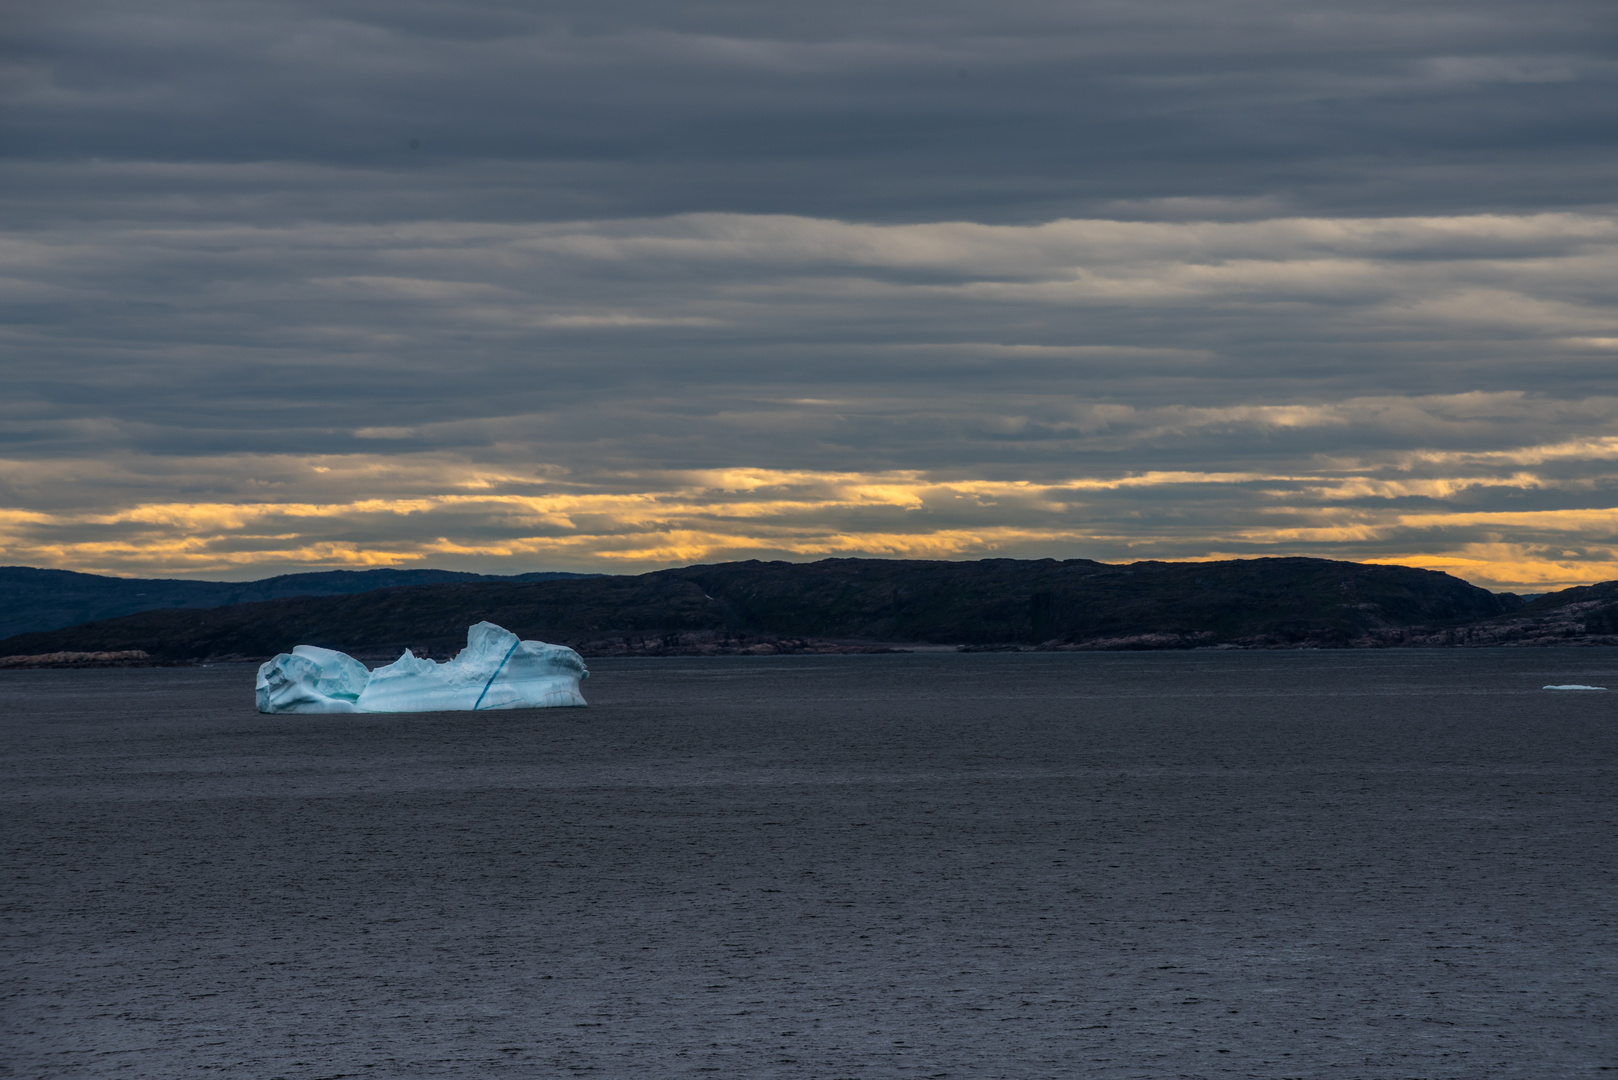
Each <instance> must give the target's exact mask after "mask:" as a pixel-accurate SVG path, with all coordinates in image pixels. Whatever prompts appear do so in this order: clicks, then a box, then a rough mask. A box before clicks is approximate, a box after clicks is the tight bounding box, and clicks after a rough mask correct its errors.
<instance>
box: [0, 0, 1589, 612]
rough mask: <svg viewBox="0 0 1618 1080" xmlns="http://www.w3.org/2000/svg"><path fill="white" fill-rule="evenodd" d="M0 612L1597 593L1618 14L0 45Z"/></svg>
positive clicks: (471, 14)
mask: <svg viewBox="0 0 1618 1080" xmlns="http://www.w3.org/2000/svg"><path fill="white" fill-rule="evenodd" d="M3 27H4V32H5V34H6V35H7V38H6V43H5V52H4V67H3V72H0V101H3V108H0V147H3V154H4V159H3V161H0V214H3V223H4V234H3V236H0V304H3V311H4V316H3V320H4V321H3V325H0V335H3V336H0V365H3V371H0V374H3V379H4V381H3V389H0V439H3V441H4V444H3V446H0V562H4V563H10V564H20V565H32V566H56V567H63V568H68V569H78V570H88V571H94V572H101V573H119V574H135V575H140V576H159V575H161V576H191V577H205V578H222V579H243V578H254V577H263V576H267V575H269V574H272V573H280V572H286V571H289V570H296V569H320V568H336V567H364V566H385V565H395V566H438V567H447V568H455V569H475V570H486V571H492V572H497V573H518V572H524V571H529V570H546V569H571V570H605V571H608V572H614V573H624V572H635V571H640V570H644V569H651V568H655V567H660V566H667V565H677V564H684V563H690V562H699V561H704V562H711V561H720V560H726V559H734V558H754V557H757V558H792V559H812V558H820V557H824V556H827V555H858V554H868V555H879V556H886V557H937V558H977V557H984V556H991V555H1010V556H1017V557H1047V556H1049V557H1057V558H1071V557H1088V558H1096V559H1102V560H1106V561H1132V560H1135V559H1147V558H1163V559H1179V558H1209V557H1238V556H1254V555H1299V554H1301V555H1318V556H1325V557H1331V558H1347V559H1358V560H1377V561H1390V562H1402V563H1407V564H1413V565H1420V566H1429V567H1434V568H1438V569H1445V570H1449V571H1451V572H1452V573H1456V574H1458V575H1459V576H1461V577H1464V578H1467V579H1468V580H1471V581H1475V582H1477V583H1479V584H1483V585H1486V586H1488V587H1491V588H1512V589H1516V590H1518V591H1544V590H1547V589H1551V588H1559V587H1562V586H1565V585H1569V584H1575V583H1579V582H1586V581H1595V580H1604V579H1611V578H1618V509H1615V507H1618V498H1615V496H1618V380H1615V379H1614V365H1615V362H1618V300H1615V292H1618V289H1615V282H1618V197H1615V190H1618V188H1615V181H1618V170H1615V165H1618V35H1615V30H1618V7H1614V5H1613V4H1612V3H1611V2H1610V0H1588V2H1585V0H1580V2H1567V0H1563V2H1558V0H1537V2H1535V3H1527V2H1523V0H1514V2H1494V3H1491V2H1488V0H1465V2H1454V3H1432V2H1421V0H1415V2H1411V0H1401V2H1389V3H1376V2H1360V0H1356V2H1353V3H1343V2H1341V0H1335V2H1325V0H1298V2H1289V3H1282V2H1247V0H1187V2H1149V0H1119V2H1115V3H1085V2H1074V0H1061V2H1054V0H1053V2H1004V0H999V2H995V3H987V2H981V0H980V2H975V3H953V2H949V0H925V2H923V0H904V2H896V3H873V2H870V0H861V2H859V3H837V2H830V3H828V2H821V3H816V4H797V5H788V4H779V3H761V2H753V3H727V2H722V0H721V2H702V3H695V2H694V3H678V2H675V3H670V2H668V0H661V2H656V3H653V2H650V0H647V2H644V3H641V2H626V3H612V2H605V3H604V2H601V0H591V2H589V3H583V2H579V3H568V2H558V3H546V4H511V5H506V4H496V3H479V2H477V0H454V2H445V3H434V2H417V0H348V2H345V0H318V2H315V0H311V2H308V3H293V2H271V0H266V2H229V0H199V2H195V3H185V2H174V0H142V2H141V3H139V4H129V3H126V2H120V3H113V2H107V3H90V2H78V0H63V2H59V3H56V4H51V5H28V6H25V5H21V4H13V5H7V14H6V17H5V20H4V23H3Z"/></svg>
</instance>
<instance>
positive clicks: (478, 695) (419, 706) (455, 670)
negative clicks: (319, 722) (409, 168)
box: [254, 622, 590, 713]
mask: <svg viewBox="0 0 1618 1080" xmlns="http://www.w3.org/2000/svg"><path fill="white" fill-rule="evenodd" d="M589 677H590V672H589V671H587V670H586V669H585V666H584V658H583V657H581V656H579V654H578V653H576V652H574V651H573V650H572V649H570V648H568V647H567V646H565V645H547V644H546V643H545V642H543V641H522V640H520V639H519V638H518V637H517V635H516V634H513V633H512V632H511V631H509V630H505V629H502V628H501V627H498V626H496V625H495V624H494V623H492V622H480V623H478V624H477V625H476V626H473V627H471V628H469V629H468V630H467V632H466V648H464V649H462V650H461V651H460V653H459V654H458V655H456V657H455V659H453V660H450V661H448V662H446V663H442V664H441V663H439V662H438V661H436V660H431V659H428V658H427V657H425V656H416V655H415V654H414V653H412V652H411V651H410V650H409V649H406V650H405V651H404V655H403V656H401V657H399V659H397V660H395V661H394V662H393V663H391V664H389V665H387V666H386V667H379V668H377V669H376V670H375V671H367V670H366V668H365V665H364V664H362V663H360V662H359V661H358V660H356V659H354V658H353V657H352V656H349V655H348V654H347V653H340V652H337V651H336V650H334V649H322V648H319V647H317V646H314V645H299V646H298V647H297V648H295V649H293V650H292V651H291V652H290V653H282V654H281V655H279V656H277V657H275V659H273V660H268V661H266V662H265V663H264V664H263V665H262V666H260V667H259V669H258V681H257V682H256V683H255V684H254V698H255V700H256V701H257V704H258V711H259V712H264V713H379V712H444V711H452V710H458V711H466V712H470V711H473V710H477V711H483V710H487V709H545V708H552V707H555V706H563V705H583V704H584V703H585V702H584V696H583V695H582V694H580V693H579V683H580V682H581V681H583V680H585V679H588V678H589Z"/></svg>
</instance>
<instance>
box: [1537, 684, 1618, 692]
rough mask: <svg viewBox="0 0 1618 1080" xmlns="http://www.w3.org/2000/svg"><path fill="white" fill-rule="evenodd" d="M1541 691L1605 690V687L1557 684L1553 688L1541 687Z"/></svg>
mask: <svg viewBox="0 0 1618 1080" xmlns="http://www.w3.org/2000/svg"><path fill="white" fill-rule="evenodd" d="M1540 689H1542V690H1605V689H1606V687H1605V686H1585V685H1584V684H1583V683H1572V682H1570V683H1557V684H1555V685H1553V686H1542V687H1540Z"/></svg>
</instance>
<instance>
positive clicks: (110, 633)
mask: <svg viewBox="0 0 1618 1080" xmlns="http://www.w3.org/2000/svg"><path fill="white" fill-rule="evenodd" d="M1520 606H1521V601H1520V600H1518V599H1517V598H1516V597H1514V596H1511V595H1509V594H1507V595H1496V594H1494V593H1490V592H1488V591H1486V590H1484V589H1479V588H1476V587H1475V586H1472V585H1468V584H1467V583H1466V582H1463V581H1460V580H1458V579H1456V578H1453V577H1450V576H1448V575H1447V574H1441V573H1437V572H1434V571H1428V570H1415V569H1411V568H1409V567H1400V566H1367V565H1362V564H1358V563H1348V562H1332V561H1328V560H1323V559H1252V560H1237V561H1231V562H1219V563H1160V562H1146V563H1135V564H1133V565H1130V566H1108V565H1105V564H1102V563H1096V562H1091V561H1089V560H1082V559H1074V560H1067V561H1063V562H1057V561H1055V560H1050V559H1045V560H1038V561H1025V560H1014V559H985V560H982V561H977V562H925V561H909V560H884V559H827V560H824V561H822V562H817V563H807V564H804V563H784V562H769V563H765V562H756V561H753V562H740V563H721V564H717V565H711V566H691V567H684V568H681V569H677V570H662V571H657V572H655V573H650V574H643V575H641V576H639V577H600V578H586V579H574V580H560V581H540V582H530V583H515V584H513V583H507V582H472V583H464V584H448V585H420V586H414V587H409V588H394V589H385V590H379V591H373V592H367V593H362V594H358V595H352V596H342V597H305V598H289V599H280V600H270V601H264V602H260V603H253V604H242V605H236V606H233V607H228V608H215V609H211V610H206V611H195V610H177V611H153V612H144V613H141V614H136V615H129V616H125V617H123V618H118V619H109V620H104V621H101V622H97V623H92V624H89V625H86V626H81V627H74V628H70V629H66V630H57V631H51V632H47V633H36V634H26V635H21V636H18V637H13V638H10V639H8V640H4V641H0V655H5V654H40V653H53V652H72V651H82V652H118V651H123V650H130V649H144V650H146V651H147V652H148V653H150V654H151V655H152V656H153V657H154V658H157V659H160V660H169V661H173V660H182V659H190V658H205V657H210V656H212V657H218V656H227V655H235V656H251V657H263V656H269V655H272V654H274V653H277V652H281V651H284V650H286V649H289V648H291V647H292V646H293V645H297V644H300V643H308V644H318V645H325V646H328V647H330V648H336V649H342V650H344V651H347V652H352V653H356V654H361V655H364V656H367V657H369V658H379V657H383V656H391V655H397V653H398V652H399V650H401V649H403V648H405V647H407V646H408V647H411V648H414V649H416V650H417V652H418V653H419V652H422V651H426V652H429V653H430V654H431V655H434V656H439V657H442V656H448V655H451V654H453V653H454V652H455V650H457V649H458V648H459V647H460V646H461V645H462V644H463V643H464V641H465V634H466V628H467V626H468V625H469V624H471V623H474V622H477V621H478V620H480V619H488V620H490V621H492V622H496V623H499V624H500V625H501V626H504V627H506V628H507V629H510V630H512V631H515V632H516V633H518V634H519V635H521V636H522V637H525V638H538V639H541V640H545V641H554V642H558V643H561V644H567V645H572V646H574V647H575V648H578V649H580V651H582V652H584V653H585V654H586V655H602V654H611V653H624V652H633V653H657V652H704V651H714V650H728V649H735V648H746V647H760V648H776V647H801V646H802V640H800V639H821V640H825V639H831V640H838V641H864V642H933V643H939V644H964V645H969V646H979V647H1002V646H1013V647H1015V646H1021V647H1034V646H1039V647H1044V648H1186V647H1191V646H1196V645H1211V644H1221V643H1229V644H1238V645H1245V646H1254V647H1285V646H1298V645H1322V646H1337V645H1351V644H1382V643H1385V641H1383V640H1382V638H1380V637H1379V634H1382V633H1383V632H1386V631H1389V630H1395V629H1398V628H1406V627H1418V626H1420V627H1430V626H1432V625H1434V624H1460V623H1470V622H1475V621H1477V620H1480V619H1487V618H1490V617H1493V616H1499V615H1502V614H1506V613H1509V612H1512V611H1515V610H1516V609H1517V608H1519V607H1520ZM783 639H785V640H783ZM793 641H796V642H797V645H792V644H791V642H793ZM772 643H773V644H772Z"/></svg>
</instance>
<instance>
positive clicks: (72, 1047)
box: [0, 649, 1618, 1080]
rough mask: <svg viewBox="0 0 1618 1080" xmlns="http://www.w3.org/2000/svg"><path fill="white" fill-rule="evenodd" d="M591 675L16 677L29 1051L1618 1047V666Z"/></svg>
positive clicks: (120, 1062)
mask: <svg viewBox="0 0 1618 1080" xmlns="http://www.w3.org/2000/svg"><path fill="white" fill-rule="evenodd" d="M590 666H591V670H592V678H591V679H590V680H589V681H588V682H587V683H586V684H585V686H584V691H585V696H586V697H587V698H588V699H589V700H590V702H591V706H590V707H589V708H587V709H552V710H534V711H521V712H488V713H439V714H416V715H406V716H384V715H361V716H263V715H260V714H258V713H257V712H255V711H254V709H253V690H252V683H253V667H252V666H250V665H226V666H218V667H212V668H178V669H149V670H106V671H7V672H0V693H3V694H4V699H3V700H4V701H5V706H4V708H3V709H0V733H3V735H0V737H3V740H4V754H3V768H4V770H5V783H4V786H3V791H0V798H3V800H4V801H3V803H0V817H3V824H0V828H3V830H4V835H5V845H6V848H5V851H6V858H5V867H4V875H5V881H6V887H5V889H4V895H3V901H0V902H3V905H4V919H5V924H6V935H5V943H4V950H5V955H4V960H5V974H4V976H3V979H4V983H3V994H4V996H3V999H0V1004H3V1008H0V1013H3V1014H4V1016H3V1019H0V1024H3V1026H4V1046H3V1054H0V1061H3V1062H4V1065H5V1067H6V1068H7V1069H9V1071H5V1070H4V1069H0V1075H7V1076H18V1077H103V1076H106V1077H131V1078H133V1077H162V1078H170V1077H177V1076H190V1075H198V1076H227V1077H228V1076H240V1077H251V1078H254V1080H268V1078H275V1077H287V1078H299V1080H302V1078H310V1080H313V1078H317V1077H318V1078H329V1077H349V1076H364V1077H375V1078H388V1077H468V1078H471V1077H497V1078H498V1077H512V1078H528V1077H534V1078H539V1077H557V1076H568V1075H574V1074H593V1075H599V1076H603V1077H614V1078H641V1077H646V1078H661V1077H684V1076H699V1075H701V1076H709V1075H716V1076H722V1077H739V1078H774V1077H780V1078H816V1080H837V1078H869V1080H884V1078H889V1077H934V1078H940V1077H959V1078H997V1077H1004V1078H1010V1080H1032V1078H1043V1077H1051V1078H1057V1077H1061V1078H1109V1080H1110V1078H1124V1077H1141V1078H1151V1080H1158V1078H1178V1077H1264V1078H1284V1077H1310V1078H1316V1077H1345V1078H1346V1077H1368V1078H1389V1080H1393V1078H1400V1080H1405V1078H1414V1077H1422V1078H1449V1077H1466V1078H1471V1077H1477V1078H1502V1077H1533V1078H1536V1080H1548V1078H1553V1077H1589V1076H1593V1075H1597V1074H1598V1073H1599V1072H1600V1071H1601V1070H1603V1069H1605V1070H1613V1071H1614V1072H1615V1074H1618V887H1615V886H1618V879H1615V878H1618V870H1615V868H1618V860H1615V858H1614V856H1615V854H1618V785H1615V781H1618V651H1608V650H1602V649H1532V650H1530V649H1522V650H1509V649H1505V650H1464V649H1456V650H1388V651H1342V652H1337V651H1321V652H1190V653H1089V654H1084V653H1080V654H1073V653H1067V654H1033V653H1014V654H969V655H961V654H953V653H943V654H940V653H916V654H901V655H874V656H810V657H780V658H768V657H728V658H700V659H690V658H687V659H618V660H596V661H592V662H591V664H590ZM1547 683H1590V684H1596V685H1604V686H1612V687H1614V692H1611V693H1576V692H1575V693H1557V692H1549V691H1544V690H1541V689H1540V687H1541V686H1542V685H1544V684H1547Z"/></svg>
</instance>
